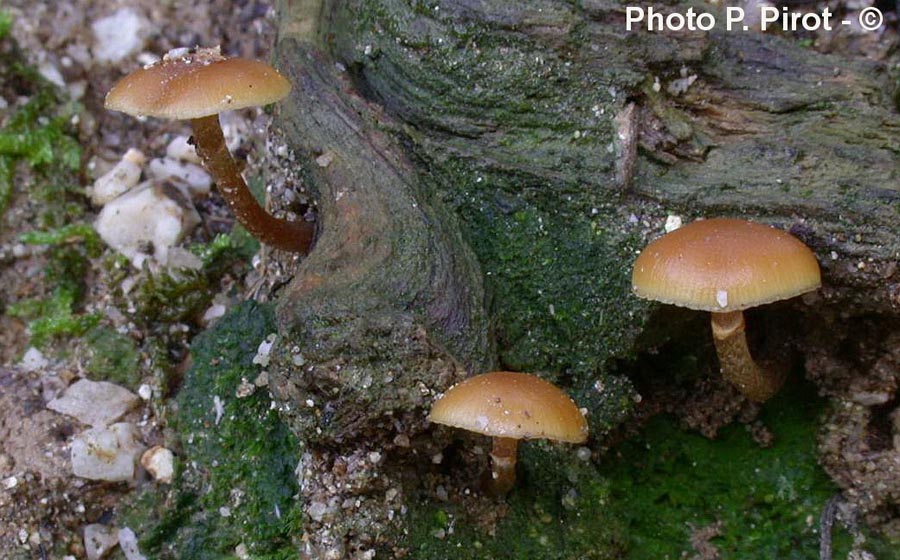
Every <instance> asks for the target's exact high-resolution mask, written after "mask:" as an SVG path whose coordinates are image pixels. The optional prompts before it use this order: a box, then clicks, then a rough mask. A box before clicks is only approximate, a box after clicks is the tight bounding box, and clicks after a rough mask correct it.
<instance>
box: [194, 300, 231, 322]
mask: <svg viewBox="0 0 900 560" xmlns="http://www.w3.org/2000/svg"><path fill="white" fill-rule="evenodd" d="M227 310H228V308H227V307H225V306H224V305H222V304H221V303H214V304H212V305H211V306H209V308H208V309H207V310H206V311H205V312H204V313H203V317H201V318H200V324H201V325H203V326H204V327H208V326H210V325H212V324H213V323H214V322H215V321H216V320H218V319H220V318H221V317H223V316H224V315H225V312H226V311H227Z"/></svg>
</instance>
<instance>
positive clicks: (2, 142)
mask: <svg viewBox="0 0 900 560" xmlns="http://www.w3.org/2000/svg"><path fill="white" fill-rule="evenodd" d="M13 52H15V51H13ZM12 56H15V55H14V54H11V53H10V52H4V53H0V78H4V79H6V80H10V81H22V82H25V83H28V84H29V87H30V88H32V89H33V92H32V94H31V97H30V98H29V100H28V101H27V102H26V103H25V104H23V105H22V106H21V107H19V108H18V109H17V110H16V112H15V113H13V115H12V116H11V117H10V118H9V120H8V121H7V122H6V124H5V126H4V127H3V129H2V130H0V212H3V211H4V210H5V209H6V206H7V205H8V204H9V201H10V200H11V197H12V193H13V183H14V181H13V179H14V177H15V166H16V163H17V162H18V161H24V162H25V163H26V164H28V165H29V166H30V167H31V168H32V169H33V170H34V171H35V172H37V176H38V179H37V180H36V182H35V185H34V187H33V188H32V189H31V192H30V193H29V196H30V197H34V198H37V199H38V200H40V202H41V203H42V214H41V216H40V223H39V227H44V228H55V227H59V226H62V225H63V224H65V223H67V222H69V221H70V220H71V219H75V218H77V217H78V216H80V215H81V214H82V213H83V208H82V206H81V205H80V204H72V202H73V199H72V195H78V194H80V183H79V180H78V176H77V173H78V171H79V170H80V168H81V146H80V145H79V144H78V140H77V139H76V137H75V134H74V131H73V130H72V117H73V116H74V115H76V114H77V112H78V111H79V109H80V108H79V107H78V106H76V105H73V104H70V103H67V102H66V101H65V100H64V99H63V98H62V97H61V94H60V92H59V91H58V90H57V89H56V88H55V86H53V85H52V84H50V83H48V82H47V81H46V80H44V79H43V78H42V77H41V76H40V75H38V74H37V72H35V70H34V69H33V68H30V67H28V66H24V65H23V64H22V63H21V60H20V59H14V60H9V58H10V57H12Z"/></svg>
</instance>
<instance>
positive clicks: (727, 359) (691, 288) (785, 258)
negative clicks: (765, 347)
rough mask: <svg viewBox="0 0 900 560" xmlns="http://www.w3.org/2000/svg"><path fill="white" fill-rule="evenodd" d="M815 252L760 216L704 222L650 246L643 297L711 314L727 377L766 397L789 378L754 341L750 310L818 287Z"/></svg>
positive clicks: (636, 278)
mask: <svg viewBox="0 0 900 560" xmlns="http://www.w3.org/2000/svg"><path fill="white" fill-rule="evenodd" d="M821 284H822V280H821V275H820V272H819V263H818V262H817V261H816V256H815V255H814V254H813V252H812V251H811V250H810V249H809V247H807V246H806V245H804V244H803V243H802V242H801V241H800V240H798V239H797V238H796V237H794V236H792V235H790V234H789V233H787V232H784V231H781V230H778V229H775V228H772V227H769V226H766V225H763V224H757V223H753V222H748V221H745V220H737V219H726V218H716V219H710V220H699V221H696V222H693V223H692V224H690V225H687V226H685V227H682V228H679V229H677V230H675V231H673V232H671V233H669V234H666V235H664V236H663V237H661V238H659V239H657V240H656V241H654V242H653V243H651V244H650V245H648V246H647V247H646V248H645V249H644V250H643V251H642V252H641V254H640V256H638V258H637V261H635V263H634V271H633V273H632V286H633V288H634V293H635V294H636V295H637V296H638V297H642V298H645V299H652V300H655V301H660V302H663V303H671V304H673V305H678V306H681V307H687V308H690V309H698V310H703V311H710V312H711V313H712V331H713V338H714V340H715V344H716V353H717V354H718V356H719V365H720V367H721V369H722V376H723V377H724V378H725V379H727V380H728V381H730V382H731V383H733V384H734V385H735V386H737V388H738V389H740V391H741V392H742V393H743V394H744V395H746V396H747V397H748V398H750V399H752V400H754V401H757V402H764V401H766V400H767V399H769V398H770V397H771V396H772V395H774V394H775V393H776V392H778V389H780V388H781V385H782V383H783V382H784V377H785V376H784V373H783V372H782V371H770V370H767V369H764V368H761V367H760V366H759V365H757V364H756V362H755V361H754V360H753V357H752V356H751V355H750V350H749V348H748V347H747V338H746V334H745V323H744V313H743V310H744V309H747V308H750V307H755V306H757V305H763V304H766V303H771V302H774V301H779V300H783V299H788V298H792V297H794V296H798V295H800V294H804V293H806V292H809V291H812V290H815V289H817V288H818V287H819V286H821Z"/></svg>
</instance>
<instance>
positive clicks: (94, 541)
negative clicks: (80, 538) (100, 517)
mask: <svg viewBox="0 0 900 560" xmlns="http://www.w3.org/2000/svg"><path fill="white" fill-rule="evenodd" d="M117 544H119V531H118V529H116V528H115V527H109V526H107V525H102V524H100V523H92V524H90V525H86V526H85V527H84V553H85V555H86V556H87V558H88V560H100V559H101V558H103V557H105V556H106V555H107V554H109V553H110V551H111V550H112V549H113V548H115V547H116V545H117Z"/></svg>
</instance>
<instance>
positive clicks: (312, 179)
mask: <svg viewBox="0 0 900 560" xmlns="http://www.w3.org/2000/svg"><path fill="white" fill-rule="evenodd" d="M686 6H687V5H686V4H685V6H681V7H678V6H655V7H656V8H657V9H661V10H663V11H667V10H668V11H673V10H677V9H680V8H685V9H686ZM624 7H625V5H624V4H620V3H617V2H610V1H604V0H583V1H579V2H563V1H552V0H545V1H537V0H533V1H522V2H505V1H500V0H497V1H492V0H485V1H480V2H471V1H467V0H446V1H441V2H437V1H434V2H403V1H401V0H346V1H342V2H339V1H337V0H320V1H318V2H305V1H303V2H301V1H296V0H293V1H289V0H284V1H283V2H282V3H281V6H280V10H281V12H280V13H281V18H282V19H281V25H280V31H281V35H280V38H279V41H278V43H277V48H276V64H277V65H278V66H279V68H280V69H282V70H283V71H284V72H285V73H286V74H287V75H288V76H289V78H290V79H291V80H292V82H293V83H294V86H295V89H294V92H293V94H292V96H291V97H290V98H289V99H288V100H287V101H286V102H285V103H283V104H282V109H281V112H280V114H279V117H278V122H279V124H280V125H281V127H282V128H283V130H284V132H285V134H286V136H287V139H288V141H289V143H290V144H291V145H292V146H293V147H295V148H298V149H299V151H300V152H301V153H303V154H304V155H306V156H307V158H306V160H307V161H308V162H309V163H308V164H307V165H306V171H307V173H306V176H307V178H308V180H309V183H310V187H311V188H313V189H314V190H315V191H316V192H317V200H318V205H319V206H318V208H319V219H320V230H321V232H322V233H321V237H320V239H319V240H318V242H317V245H316V247H315V248H314V250H313V252H312V253H311V254H310V256H309V258H308V259H306V260H305V261H304V262H303V263H302V265H301V266H300V268H299V270H298V271H297V275H296V277H295V278H294V280H293V281H292V283H291V284H290V286H289V287H288V288H287V289H286V290H285V292H284V294H283V295H282V297H281V303H280V305H279V313H278V321H279V330H280V333H281V336H282V341H283V343H282V344H280V345H279V350H278V353H277V355H276V367H275V368H274V372H273V390H274V392H275V395H276V396H277V397H278V398H279V400H280V401H281V402H282V403H283V404H284V405H286V406H285V407H284V408H285V409H286V410H287V415H288V418H289V419H290V421H291V423H292V428H293V429H294V431H295V432H296V433H298V434H299V435H300V436H301V439H303V440H305V441H309V442H312V443H313V444H314V445H316V444H325V445H326V446H330V447H332V448H334V447H340V446H341V445H342V443H343V442H346V441H347V440H351V439H357V438H359V440H362V439H365V440H366V441H368V442H373V441H374V442H378V441H391V438H393V437H394V436H395V435H396V434H397V432H406V433H408V434H415V433H416V432H418V431H419V430H420V429H421V428H422V426H423V424H422V417H423V415H422V414H421V412H422V409H423V408H425V407H427V405H428V404H429V402H430V395H431V393H433V392H437V391H440V390H442V389H444V388H446V387H447V386H448V385H449V384H450V383H451V382H452V381H454V380H455V379H457V378H459V377H460V376H462V375H465V374H466V372H471V371H477V370H484V369H486V368H488V367H490V366H493V365H498V366H502V367H504V368H505V369H513V370H523V371H534V372H538V373H540V374H541V375H542V376H544V377H548V378H550V379H552V380H554V381H558V382H561V383H562V384H563V385H565V386H566V387H567V388H568V389H569V390H570V392H571V393H572V394H573V396H574V397H575V398H576V400H577V401H578V402H579V404H581V405H582V406H585V407H586V408H587V409H588V410H589V415H588V417H589V419H590V421H591V429H592V433H594V434H601V433H602V431H603V430H604V429H607V428H609V427H610V426H611V425H615V423H616V422H618V421H620V419H621V418H622V417H623V416H624V415H626V414H627V413H628V411H629V410H630V408H631V407H632V406H633V401H632V398H631V397H632V396H633V389H631V387H630V385H629V383H628V381H627V380H626V379H625V378H624V377H622V376H615V375H611V373H610V371H611V369H612V368H610V364H613V363H615V362H616V361H617V360H618V359H620V358H627V357H629V356H632V355H634V353H635V352H637V351H639V350H640V347H641V345H642V344H645V343H646V340H647V339H646V338H641V337H640V335H641V333H643V332H645V331H646V330H647V327H648V323H647V321H648V318H649V317H651V313H650V310H651V307H650V306H649V304H646V303H644V302H641V301H639V300H637V299H636V298H633V297H631V296H630V269H631V265H632V262H633V259H634V255H635V254H636V252H637V251H638V250H640V249H641V248H642V247H643V246H644V245H645V244H646V242H647V240H648V239H650V238H652V237H655V236H657V235H659V234H660V233H661V232H662V231H661V230H662V222H663V221H664V219H665V217H666V215H667V214H679V215H681V216H682V217H683V218H684V219H685V220H691V219H694V218H697V217H710V216H720V215H726V216H740V217H745V218H748V219H753V220H758V221H763V222H767V223H771V224H774V225H776V226H778V227H782V228H784V229H789V230H791V231H792V232H793V233H794V234H795V235H797V236H798V237H800V238H801V239H802V240H804V241H805V242H806V243H807V244H809V245H810V246H811V247H812V248H813V249H814V250H815V251H816V253H817V255H818V257H819V260H820V262H821V264H822V267H823V276H824V278H823V284H824V286H825V287H824V288H823V289H822V290H821V291H820V294H819V295H818V296H813V298H812V299H809V298H808V299H807V300H805V302H800V301H796V302H794V303H792V304H789V306H790V307H792V308H793V311H794V312H796V311H800V314H799V315H798V314H796V313H794V315H793V316H800V317H802V318H803V319H802V320H798V321H797V323H798V324H799V325H800V326H801V327H803V325H807V326H809V325H810V324H819V325H822V326H823V327H822V328H809V332H810V333H812V334H810V336H809V337H807V338H806V339H805V340H803V341H802V344H809V345H817V346H818V347H826V348H827V347H828V346H829V345H830V344H831V342H832V341H833V338H830V335H828V334H827V333H826V332H824V330H823V329H824V326H825V325H832V326H833V325H835V323H836V322H837V320H838V318H840V317H843V316H846V314H848V313H849V314H853V315H856V316H858V317H865V320H867V321H869V320H872V321H879V322H883V323H884V324H890V323H889V321H895V320H896V317H897V315H898V313H900V278H898V273H897V272H896V260H897V257H898V255H900V229H898V228H897V226H896V224H897V221H898V218H900V182H898V178H900V177H898V174H900V171H898V165H897V163H898V156H900V134H898V133H900V116H898V114H897V108H896V107H895V106H894V104H893V101H892V100H891V99H892V95H894V88H895V85H896V81H895V77H893V76H891V75H890V74H889V73H888V72H887V70H886V67H885V66H884V65H882V64H879V63H875V62H869V61H861V60H851V59H848V58H842V57H839V56H834V55H825V54H820V53H817V52H815V51H813V50H811V49H809V48H805V47H803V46H801V45H800V44H798V43H797V42H795V41H793V40H792V39H791V38H789V37H780V36H776V35H769V34H757V33H754V32H737V31H736V32H726V31H724V30H715V31H713V32H709V33H700V32H697V33H681V34H663V33H646V32H640V31H635V32H627V31H626V30H625V25H624ZM697 8H698V7H697V6H695V9H697ZM701 9H704V10H711V9H714V8H712V7H710V6H707V5H704V6H703V7H702V8H701ZM682 11H683V10H682ZM315 158H318V161H319V163H318V164H316V163H313V161H314V160H315ZM810 304H812V305H810ZM816 317H818V318H821V319H823V320H821V321H818V322H817V321H816V320H815V318H816ZM810 319H813V320H812V321H809V320H810ZM886 320H887V321H888V322H886ZM893 324H897V323H896V322H894V323H893ZM661 328H662V330H666V329H667V328H668V333H663V336H664V337H665V336H670V335H676V336H677V333H676V332H675V329H674V328H672V327H666V326H663V327H661ZM676 328H677V327H676ZM888 330H890V329H888ZM894 330H896V327H894ZM883 331H884V329H877V332H883ZM696 336H705V332H704V333H703V334H700V333H698V334H697V335H696ZM789 336H790V337H793V342H794V343H797V344H799V343H800V342H798V340H799V339H798V335H797V334H796V333H794V334H790V335H789ZM310 403H311V404H310ZM380 430H386V431H384V432H382V431H380Z"/></svg>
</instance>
